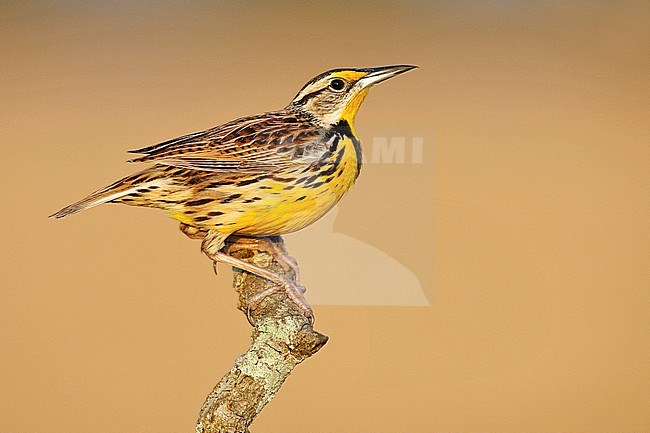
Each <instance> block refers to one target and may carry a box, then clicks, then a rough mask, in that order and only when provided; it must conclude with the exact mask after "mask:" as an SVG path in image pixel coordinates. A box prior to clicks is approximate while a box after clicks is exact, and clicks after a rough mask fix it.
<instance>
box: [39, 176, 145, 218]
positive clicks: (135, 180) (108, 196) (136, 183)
mask: <svg viewBox="0 0 650 433" xmlns="http://www.w3.org/2000/svg"><path fill="white" fill-rule="evenodd" d="M145 173H146V171H145V172H141V173H138V174H135V175H132V176H128V177H125V178H124V179H121V180H118V181H117V182H115V183H112V184H111V185H108V186H107V187H104V188H102V189H100V190H97V191H95V192H93V193H92V194H90V195H89V196H88V197H86V198H84V199H82V200H79V201H78V202H76V203H72V204H71V205H69V206H66V207H64V208H63V209H61V210H60V211H58V212H56V213H54V214H52V215H50V218H57V219H58V218H63V217H66V216H68V215H72V214H74V213H77V212H81V211H82V210H85V209H89V208H91V207H95V206H97V205H100V204H103V203H108V202H111V201H114V200H117V199H119V198H121V197H124V196H126V195H129V194H131V193H133V192H135V191H136V190H137V189H138V188H142V187H143V186H144V185H145V184H150V183H154V182H155V181H154V182H152V179H151V178H149V176H147V175H146V174H145Z"/></svg>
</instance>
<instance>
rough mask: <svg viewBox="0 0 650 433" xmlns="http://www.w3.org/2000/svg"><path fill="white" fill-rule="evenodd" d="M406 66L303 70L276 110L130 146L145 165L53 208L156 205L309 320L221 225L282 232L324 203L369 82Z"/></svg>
mask: <svg viewBox="0 0 650 433" xmlns="http://www.w3.org/2000/svg"><path fill="white" fill-rule="evenodd" d="M415 67H416V66H411V65H395V66H382V67H376V68H360V69H333V70H330V71H327V72H325V73H322V74H320V75H318V76H317V77H315V78H313V79H312V80H310V81H309V82H308V83H307V84H306V85H305V86H304V87H303V88H302V89H301V90H300V92H298V94H297V95H296V97H295V98H294V99H293V101H291V103H290V104H289V105H288V106H287V107H286V108H284V109H282V110H278V111H271V112H267V113H262V114H257V115H254V116H250V117H242V118H240V119H236V120H233V121H230V122H227V123H224V124H223V125H219V126H216V127H214V128H210V129H207V130H205V131H201V132H196V133H193V134H189V135H184V136H182V137H179V138H175V139H172V140H168V141H165V142H163V143H160V144H156V145H154V146H149V147H144V148H142V149H137V150H133V151H131V152H132V153H138V154H141V155H143V156H140V157H138V158H135V159H132V160H131V161H129V162H137V163H142V162H145V163H146V162H151V163H153V166H151V167H149V168H147V169H145V170H143V171H140V172H139V173H136V174H133V175H131V176H128V177H126V178H124V179H121V180H119V181H117V182H115V183H113V184H111V185H109V186H107V187H105V188H102V189H100V190H98V191H96V192H94V193H92V194H91V195H89V196H88V197H86V198H84V199H83V200H80V201H78V202H76V203H74V204H71V205H70V206H67V207H65V208H63V209H61V210H60V211H58V212H57V213H55V214H54V215H52V217H55V218H62V217H65V216H67V215H70V214H73V213H76V212H79V211H81V210H84V209H87V208H90V207H93V206H97V205H99V204H102V203H107V202H110V203H124V204H127V205H131V206H146V207H154V208H159V209H162V210H164V211H165V212H167V213H168V214H169V215H170V216H171V217H172V218H174V219H176V220H178V221H180V223H181V230H182V231H183V232H184V233H185V234H187V235H188V236H190V237H194V238H202V239H203V243H202V250H203V251H204V252H205V253H206V255H207V256H208V257H209V258H210V259H212V260H213V262H214V263H217V262H223V263H227V264H230V265H231V266H235V267H238V268H240V269H243V270H246V271H249V272H251V273H253V274H256V275H258V276H261V277H264V278H268V279H269V280H271V281H273V282H274V283H276V286H277V288H284V289H285V290H286V292H287V294H288V295H289V297H290V298H291V299H292V300H293V301H294V302H295V303H296V304H297V305H298V306H299V307H300V308H301V309H302V310H303V311H304V312H305V314H306V315H307V317H308V318H309V319H310V320H312V319H313V316H312V313H311V309H310V308H309V305H308V304H307V302H306V301H305V299H304V297H303V295H302V293H303V292H304V289H303V288H302V287H300V286H298V285H297V284H294V283H293V282H291V281H289V280H288V279H286V278H283V277H281V276H280V275H278V274H276V273H273V272H271V271H269V270H267V269H262V268H260V267H257V266H254V265H252V264H249V263H247V262H244V261H242V260H239V259H237V258H234V257H232V256H231V255H229V254H227V253H225V252H222V251H221V249H222V247H223V246H224V243H225V240H226V238H227V237H228V236H230V235H243V236H252V237H267V236H275V235H282V234H285V233H290V232H294V231H296V230H300V229H302V228H304V227H306V226H308V225H309V224H311V223H313V222H314V221H316V220H318V219H319V218H320V217H321V216H323V215H324V214H325V213H326V212H327V211H329V210H330V209H331V208H332V207H333V206H334V205H335V204H336V203H337V202H338V201H339V200H340V199H341V197H342V196H343V195H344V194H345V192H346V191H347V190H348V189H350V187H351V186H352V185H353V184H354V182H355V180H356V178H357V176H358V175H359V171H360V169H361V144H360V142H359V139H358V138H357V135H356V131H355V127H354V118H355V115H356V113H357V110H358V109H359V106H360V105H361V103H362V102H363V100H364V99H365V97H366V95H367V94H368V91H369V90H370V87H372V86H373V85H374V84H377V83H379V82H382V81H384V80H387V79H389V78H391V77H394V76H396V75H398V74H401V73H404V72H406V71H409V70H411V69H413V68H415ZM270 293H271V292H269V293H266V294H265V296H266V295H268V294H270ZM260 300H261V299H257V300H251V301H250V304H256V303H258V302H259V301H260ZM251 308H254V305H253V306H252V307H251Z"/></svg>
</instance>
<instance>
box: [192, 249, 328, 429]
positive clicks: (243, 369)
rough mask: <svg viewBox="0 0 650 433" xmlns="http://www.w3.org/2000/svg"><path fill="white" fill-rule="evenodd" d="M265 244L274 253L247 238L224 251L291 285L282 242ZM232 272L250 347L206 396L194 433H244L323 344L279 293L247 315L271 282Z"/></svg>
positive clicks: (291, 272)
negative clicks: (248, 327) (251, 302)
mask: <svg viewBox="0 0 650 433" xmlns="http://www.w3.org/2000/svg"><path fill="white" fill-rule="evenodd" d="M268 239H269V240H270V242H271V245H272V246H273V248H270V249H269V248H261V247H260V246H259V245H258V244H257V243H256V241H255V240H251V239H248V238H238V239H237V240H236V243H235V244H229V245H228V248H229V249H230V250H231V251H234V252H232V255H233V256H235V257H237V258H240V259H242V260H245V261H247V262H250V263H253V264H255V265H257V266H260V267H263V268H268V269H271V270H273V271H274V272H277V273H278V274H283V275H285V276H287V277H288V278H291V279H293V280H294V281H295V278H296V275H294V272H293V271H292V269H291V267H288V266H286V265H285V264H286V263H295V261H294V260H293V258H291V257H290V256H288V254H287V252H286V249H285V247H284V242H283V241H282V239H281V238H280V237H274V238H268ZM233 246H234V248H233ZM296 269H297V268H296ZM234 270H235V277H234V286H235V289H236V290H237V292H238V293H239V309H240V310H242V311H244V312H245V313H247V316H248V318H249V322H250V323H251V325H252V326H253V335H252V342H251V345H250V347H249V348H248V350H247V351H246V353H244V354H243V355H241V356H240V357H238V358H237V359H236V360H235V364H234V366H233V367H232V369H231V370H230V371H229V372H228V373H226V375H225V376H224V377H223V378H222V379H221V380H220V381H219V383H218V384H217V385H216V386H215V387H214V389H213V390H212V392H211V393H210V395H208V397H207V399H206V401H205V403H204V404H203V407H202V408H201V413H200V415H199V420H198V422H197V425H196V431H197V433H216V432H229V433H230V432H247V431H248V426H250V424H251V423H252V422H253V419H254V418H255V416H257V414H258V413H260V412H261V411H262V409H263V408H264V406H266V404H268V402H269V401H271V399H272V398H273V397H274V396H275V394H276V393H277V392H278V390H279V389H280V386H282V383H284V381H285V380H286V378H287V377H288V376H289V374H290V373H291V371H292V370H293V368H294V367H295V366H296V365H298V364H299V363H301V362H302V361H304V360H305V359H307V358H308V357H310V356H311V355H313V354H314V353H316V352H317V351H318V350H319V349H320V348H321V347H323V345H325V343H327V336H325V335H323V334H321V333H319V332H316V331H314V330H313V328H312V326H311V324H310V323H309V320H308V319H307V317H305V315H304V314H303V312H302V311H301V309H299V308H298V307H296V305H295V304H294V303H293V302H292V301H291V299H289V297H288V296H287V294H286V293H285V292H284V291H282V290H280V291H278V292H276V293H274V294H272V295H270V296H268V297H266V298H264V300H263V301H262V302H261V303H260V304H259V306H258V307H257V308H255V310H253V311H249V312H247V311H246V310H247V307H246V305H247V299H249V298H250V297H251V296H253V295H255V294H257V293H261V292H263V291H265V290H268V289H270V288H271V287H273V283H271V282H270V281H268V280H266V279H263V278H259V277H257V276H255V275H252V274H249V273H247V272H242V271H241V270H239V269H234Z"/></svg>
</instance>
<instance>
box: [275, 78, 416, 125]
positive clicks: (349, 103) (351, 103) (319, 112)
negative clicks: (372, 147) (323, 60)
mask: <svg viewBox="0 0 650 433" xmlns="http://www.w3.org/2000/svg"><path fill="white" fill-rule="evenodd" d="M414 68H417V66H411V65H394V66H379V67H377V68H360V69H332V70H331V71H327V72H324V73H322V74H320V75H318V76H317V77H315V78H313V79H312V80H311V81H309V82H308V83H307V84H305V86H304V87H303V88H302V89H301V90H300V92H298V94H297V95H296V97H295V98H293V101H291V103H290V104H289V106H288V107H287V108H289V109H294V110H301V111H304V112H307V113H309V114H311V115H312V116H314V118H315V119H316V120H317V121H319V122H321V123H322V124H324V125H333V124H335V123H338V122H339V121H341V120H346V121H347V122H348V123H349V124H350V126H352V127H354V116H355V115H356V114H357V111H358V110H359V106H360V105H361V103H362V102H363V100H364V99H365V97H366V95H367V94H368V91H369V90H370V88H371V87H372V86H373V85H375V84H377V83H381V82H382V81H385V80H387V79H389V78H392V77H394V76H396V75H399V74H402V73H404V72H407V71H410V70H411V69H414Z"/></svg>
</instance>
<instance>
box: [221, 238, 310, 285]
mask: <svg viewBox="0 0 650 433" xmlns="http://www.w3.org/2000/svg"><path fill="white" fill-rule="evenodd" d="M231 239H232V240H233V241H234V242H235V243H232V244H231V243H230V240H231ZM250 245H253V247H254V248H255V249H257V250H258V251H264V252H266V253H268V254H269V255H270V256H273V258H274V259H275V261H276V262H277V263H278V264H279V265H280V267H282V269H283V270H284V271H285V272H287V271H288V272H291V273H293V275H294V278H295V280H296V282H298V283H300V269H299V268H298V261H297V260H296V259H295V258H293V257H291V256H290V255H288V254H287V253H286V252H284V251H282V250H280V248H279V247H278V244H277V243H275V242H273V241H271V240H270V239H269V238H264V237H247V236H237V235H231V236H230V237H229V238H228V253H229V254H232V253H234V252H237V251H241V250H248V249H250V248H251V247H250ZM299 287H300V288H301V289H304V287H303V286H299ZM303 293H304V290H303Z"/></svg>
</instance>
